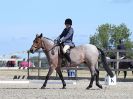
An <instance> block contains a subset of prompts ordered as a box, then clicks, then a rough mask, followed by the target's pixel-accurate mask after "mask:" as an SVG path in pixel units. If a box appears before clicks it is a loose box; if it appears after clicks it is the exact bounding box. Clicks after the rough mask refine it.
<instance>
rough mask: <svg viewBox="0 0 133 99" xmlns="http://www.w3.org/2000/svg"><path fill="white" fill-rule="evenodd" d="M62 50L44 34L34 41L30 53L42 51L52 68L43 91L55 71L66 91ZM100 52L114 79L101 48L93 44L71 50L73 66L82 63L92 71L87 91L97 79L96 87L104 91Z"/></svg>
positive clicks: (105, 66) (106, 68) (104, 65)
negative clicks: (98, 64)
mask: <svg viewBox="0 0 133 99" xmlns="http://www.w3.org/2000/svg"><path fill="white" fill-rule="evenodd" d="M53 48H54V49H53ZM60 48H61V47H60V46H55V44H54V41H53V40H51V39H49V38H47V37H43V35H42V33H41V34H40V35H36V37H35V39H34V41H33V44H32V46H31V48H30V50H29V52H31V53H34V52H36V51H37V50H39V49H42V50H43V52H44V53H45V55H46V57H47V59H48V63H49V66H50V67H49V71H48V73H47V75H46V78H45V82H44V83H43V85H42V87H41V89H45V88H46V84H47V81H48V79H49V77H50V75H51V74H52V73H53V71H54V70H56V72H57V73H58V75H59V77H60V79H61V81H62V85H63V87H62V89H66V82H65V81H64V77H63V75H62V72H61V62H62V56H61V53H60ZM98 50H99V51H100V52H101V60H102V63H103V67H104V68H105V70H106V71H107V73H108V74H109V75H110V76H111V77H114V74H113V72H112V71H111V69H110V68H109V66H108V65H107V62H106V58H105V54H104V52H103V51H102V50H101V49H100V48H97V47H96V46H94V45H91V44H84V45H80V46H76V47H74V48H72V49H71V50H70V58H71V61H72V63H74V65H73V66H77V65H80V64H81V63H84V64H86V65H87V66H88V68H89V69H90V72H91V79H90V84H89V86H88V87H87V88H86V89H90V88H92V86H93V82H94V80H95V78H96V86H98V87H99V88H101V89H102V85H101V84H100V83H99V70H98V68H97V66H96V64H97V62H98V57H99V51H98ZM53 51H54V53H53Z"/></svg>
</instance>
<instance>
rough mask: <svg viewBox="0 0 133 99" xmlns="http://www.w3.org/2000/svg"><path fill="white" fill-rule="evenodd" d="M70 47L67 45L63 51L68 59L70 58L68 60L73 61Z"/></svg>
mask: <svg viewBox="0 0 133 99" xmlns="http://www.w3.org/2000/svg"><path fill="white" fill-rule="evenodd" d="M69 49H70V46H69V45H65V46H64V48H63V53H64V55H65V57H66V59H67V60H68V62H70V63H71V58H70V52H69V51H68V50H69Z"/></svg>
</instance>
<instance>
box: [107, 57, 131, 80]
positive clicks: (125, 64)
mask: <svg viewBox="0 0 133 99" xmlns="http://www.w3.org/2000/svg"><path fill="white" fill-rule="evenodd" d="M106 59H116V57H115V56H111V57H106ZM122 59H127V57H124V58H122ZM110 64H111V67H113V68H114V69H116V63H115V62H110ZM119 69H133V62H119ZM123 72H124V79H125V78H126V76H127V71H123ZM119 74H120V71H118V75H119ZM132 74H133V71H132Z"/></svg>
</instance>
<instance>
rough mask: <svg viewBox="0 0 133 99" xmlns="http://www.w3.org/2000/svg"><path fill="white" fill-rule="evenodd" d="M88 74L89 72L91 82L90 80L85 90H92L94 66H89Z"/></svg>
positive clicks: (94, 73)
mask: <svg viewBox="0 0 133 99" xmlns="http://www.w3.org/2000/svg"><path fill="white" fill-rule="evenodd" d="M90 72H91V80H90V84H89V86H88V87H87V88H86V89H90V88H92V85H93V81H94V79H95V75H96V70H95V67H94V66H91V67H90Z"/></svg>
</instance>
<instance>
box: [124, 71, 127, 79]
mask: <svg viewBox="0 0 133 99" xmlns="http://www.w3.org/2000/svg"><path fill="white" fill-rule="evenodd" d="M126 76H127V71H124V79H125V78H126Z"/></svg>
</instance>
